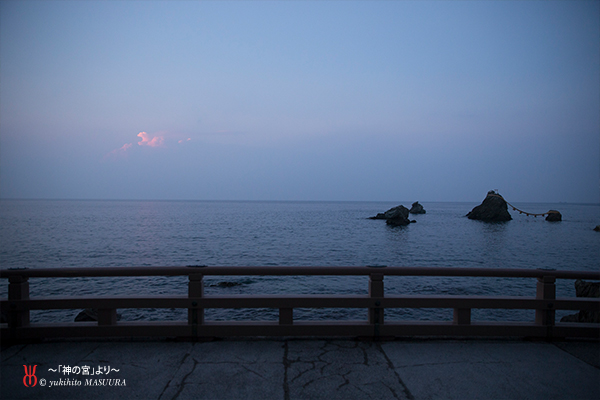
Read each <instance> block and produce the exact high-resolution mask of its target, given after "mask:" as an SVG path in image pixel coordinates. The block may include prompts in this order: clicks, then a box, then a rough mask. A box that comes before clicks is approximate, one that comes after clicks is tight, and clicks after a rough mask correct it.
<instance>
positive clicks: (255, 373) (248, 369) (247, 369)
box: [239, 363, 265, 379]
mask: <svg viewBox="0 0 600 400" xmlns="http://www.w3.org/2000/svg"><path fill="white" fill-rule="evenodd" d="M252 364H256V363H252ZM239 365H240V366H241V367H242V368H244V369H245V370H246V371H248V372H251V373H253V374H254V375H256V376H258V377H260V378H262V379H265V377H264V376H262V375H261V374H259V373H258V372H256V371H252V370H251V369H250V368H248V367H247V366H245V365H244V364H239Z"/></svg>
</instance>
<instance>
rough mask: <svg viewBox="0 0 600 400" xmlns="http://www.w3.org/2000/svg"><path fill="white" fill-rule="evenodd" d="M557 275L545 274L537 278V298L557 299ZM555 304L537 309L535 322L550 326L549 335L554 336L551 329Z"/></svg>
mask: <svg viewBox="0 0 600 400" xmlns="http://www.w3.org/2000/svg"><path fill="white" fill-rule="evenodd" d="M555 282H556V277H554V276H544V277H541V278H537V290H536V296H535V297H536V298H537V299H540V300H555V299H556V285H555ZM553 307H554V305H553V304H552V303H548V308H543V309H536V310H535V323H536V324H539V325H545V326H547V327H548V333H547V336H548V337H550V336H552V333H551V329H552V327H553V326H554V317H555V314H556V311H555V310H554V308H553Z"/></svg>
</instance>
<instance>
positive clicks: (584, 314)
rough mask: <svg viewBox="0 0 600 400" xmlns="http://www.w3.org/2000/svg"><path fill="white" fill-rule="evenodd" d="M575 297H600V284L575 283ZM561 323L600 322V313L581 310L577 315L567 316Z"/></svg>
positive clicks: (579, 281)
mask: <svg viewBox="0 0 600 400" xmlns="http://www.w3.org/2000/svg"><path fill="white" fill-rule="evenodd" d="M575 295H576V296H577V297H600V282H586V281H583V280H581V279H577V280H576V281H575ZM560 322H592V323H598V322H600V311H591V310H581V311H579V312H578V313H576V314H571V315H566V316H564V317H562V318H561V319H560Z"/></svg>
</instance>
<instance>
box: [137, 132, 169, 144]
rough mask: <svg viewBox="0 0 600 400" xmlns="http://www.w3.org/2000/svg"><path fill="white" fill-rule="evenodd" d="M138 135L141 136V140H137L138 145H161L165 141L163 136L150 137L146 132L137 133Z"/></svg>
mask: <svg viewBox="0 0 600 400" xmlns="http://www.w3.org/2000/svg"><path fill="white" fill-rule="evenodd" d="M138 137H140V138H142V141H141V142H138V144H139V145H140V146H150V147H161V146H162V145H163V144H164V142H165V138H164V136H154V137H153V138H150V137H149V136H148V134H147V133H146V132H140V133H138Z"/></svg>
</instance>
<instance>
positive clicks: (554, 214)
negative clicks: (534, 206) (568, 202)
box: [546, 210, 562, 222]
mask: <svg viewBox="0 0 600 400" xmlns="http://www.w3.org/2000/svg"><path fill="white" fill-rule="evenodd" d="M546 221H550V222H558V221H562V215H561V213H559V212H558V211H556V210H550V211H548V215H547V216H546Z"/></svg>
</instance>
